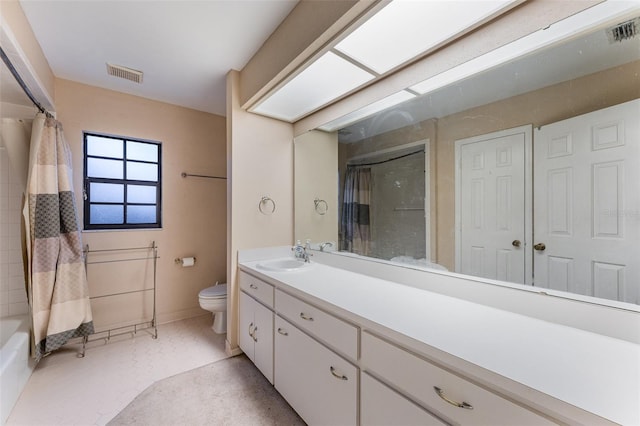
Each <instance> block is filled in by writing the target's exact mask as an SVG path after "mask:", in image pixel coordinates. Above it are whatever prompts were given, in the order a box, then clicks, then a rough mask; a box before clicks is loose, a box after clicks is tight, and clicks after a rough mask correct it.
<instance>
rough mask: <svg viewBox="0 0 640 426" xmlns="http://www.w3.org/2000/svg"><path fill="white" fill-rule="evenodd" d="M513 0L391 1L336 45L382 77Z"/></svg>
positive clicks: (500, 9) (479, 21)
mask: <svg viewBox="0 0 640 426" xmlns="http://www.w3.org/2000/svg"><path fill="white" fill-rule="evenodd" d="M513 3H516V2H514V1H513V0H501V1H500V0H494V1H485V0H475V1H473V0H466V1H462V0H449V1H446V0H439V1H438V0H421V1H416V0H395V1H393V2H391V3H389V4H388V5H387V6H385V7H384V8H383V9H382V10H380V11H379V12H378V13H376V14H375V15H373V16H372V17H371V18H370V19H369V20H367V21H366V22H365V23H363V24H362V25H361V26H360V27H359V28H358V29H356V30H355V31H354V32H353V33H351V34H350V35H349V36H347V37H346V38H345V39H344V40H342V41H341V42H340V43H338V44H337V45H336V47H335V48H336V49H337V50H339V51H340V52H342V53H344V54H345V55H347V56H349V57H351V58H353V59H355V60H356V61H358V62H360V63H361V64H363V65H364V66H366V67H368V68H369V69H371V70H373V71H375V72H377V73H379V74H384V73H385V72H387V71H389V70H391V69H393V68H395V67H397V66H398V65H401V64H403V63H405V62H407V61H409V60H411V59H413V58H415V57H416V56H418V55H420V54H422V53H424V52H426V51H428V50H430V49H432V48H434V47H436V46H437V45H439V44H441V43H442V42H445V41H448V40H451V39H452V38H453V37H454V36H459V35H461V34H462V33H463V32H464V31H465V30H467V29H469V28H471V27H473V26H474V25H476V24H478V23H482V22H483V21H485V20H486V19H487V18H491V17H493V16H497V15H498V14H500V13H502V12H504V11H505V10H506V9H507V8H508V6H510V5H512V4H513Z"/></svg>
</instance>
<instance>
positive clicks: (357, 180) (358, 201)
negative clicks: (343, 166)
mask: <svg viewBox="0 0 640 426" xmlns="http://www.w3.org/2000/svg"><path fill="white" fill-rule="evenodd" d="M370 199H371V169H370V168H368V167H367V168H360V167H347V172H346V174H345V179H344V193H343V202H342V214H341V215H340V250H345V251H349V252H352V253H357V254H361V255H364V256H367V255H369V249H370V247H369V246H370V243H371V236H370V233H369V232H370V230H369V221H370V219H369V204H370Z"/></svg>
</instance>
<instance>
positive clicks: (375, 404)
mask: <svg viewBox="0 0 640 426" xmlns="http://www.w3.org/2000/svg"><path fill="white" fill-rule="evenodd" d="M360 424H361V425H362V426H373V425H380V426H388V425H403V426H412V425H415V426H441V425H446V423H444V422H442V421H441V420H440V419H438V418H437V417H434V416H433V415H431V414H430V413H429V412H428V411H425V410H424V409H423V408H422V407H419V406H417V405H416V404H414V403H413V402H411V401H409V400H408V399H406V398H405V397H403V396H402V395H400V394H399V393H397V392H396V391H394V390H392V389H390V388H388V387H387V386H386V385H384V384H382V383H380V382H379V381H377V380H376V379H374V378H373V377H371V376H370V375H368V374H367V373H362V374H361V375H360Z"/></svg>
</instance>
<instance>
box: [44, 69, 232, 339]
mask: <svg viewBox="0 0 640 426" xmlns="http://www.w3.org/2000/svg"><path fill="white" fill-rule="evenodd" d="M56 94H57V96H56V106H57V108H56V110H57V113H58V119H59V120H60V121H61V122H62V124H63V126H64V133H65V137H66V140H67V142H68V143H69V145H70V146H71V150H72V153H73V168H74V171H75V175H74V187H75V190H76V200H77V203H78V206H79V208H80V212H79V213H80V218H81V220H82V202H83V201H82V191H81V188H82V175H83V172H82V170H83V137H82V136H83V133H82V132H83V131H92V132H98V133H107V134H112V135H119V136H129V137H132V138H140V139H148V140H154V141H160V142H162V186H163V187H162V222H163V224H162V225H163V226H162V229H161V230H147V231H144V230H142V231H90V232H83V240H84V243H85V244H89V246H90V249H92V250H101V249H115V248H124V247H144V246H148V245H149V244H150V243H151V242H152V241H154V240H155V241H156V243H157V245H158V246H159V255H160V258H159V259H158V264H157V310H158V320H159V322H165V321H171V320H175V319H180V318H185V317H189V316H193V315H197V314H205V313H206V311H204V310H202V309H200V307H199V305H198V292H199V291H200V290H201V289H203V288H205V287H208V286H211V285H213V284H214V283H215V282H216V281H220V282H224V281H225V279H226V263H227V262H226V257H227V253H226V228H225V226H226V187H225V181H223V180H213V179H202V178H182V177H181V176H180V173H181V172H188V173H196V174H204V175H216V176H226V150H225V119H224V117H220V116H216V115H213V114H208V113H204V112H199V111H195V110H191V109H187V108H182V107H178V106H174V105H169V104H166V103H161V102H156V101H151V100H148V99H143V98H139V97H136V96H131V95H126V94H122V93H118V92H113V91H109V90H104V89H100V88H96V87H92V86H86V85H82V84H79V83H74V82H71V81H67V80H60V79H58V80H56ZM140 255H143V256H144V252H131V253H129V252H125V253H122V256H123V257H120V253H118V256H117V258H118V259H122V258H132V257H140ZM111 256H112V257H111V258H115V256H116V255H111ZM184 256H196V257H197V262H196V265H195V266H194V267H191V268H182V267H180V266H177V265H176V264H175V263H174V259H175V258H179V257H180V258H181V257H184ZM111 258H110V257H109V256H107V255H99V254H95V255H90V258H89V261H90V262H91V261H102V260H109V259H111ZM152 274H153V268H152V263H151V262H150V261H134V262H114V263H108V264H96V265H89V266H88V275H89V287H90V292H91V294H92V295H94V296H95V295H99V294H109V293H112V292H114V291H126V290H134V289H139V288H141V285H147V286H150V285H151V283H152V277H153V275H152ZM147 294H150V293H147ZM140 296H141V295H140V294H135V295H132V296H128V297H122V296H119V297H116V298H104V299H95V300H94V301H92V306H93V308H94V317H95V318H94V319H95V323H96V327H97V328H98V329H103V328H105V327H112V326H115V325H119V324H121V323H122V322H127V321H130V320H136V319H138V317H139V316H140V313H141V312H143V308H144V309H146V311H144V312H145V313H146V314H149V313H150V307H149V305H148V303H147V305H145V304H144V302H143V300H142V298H141V297H140ZM149 301H150V299H149V298H147V302H149ZM145 306H146V307H145Z"/></svg>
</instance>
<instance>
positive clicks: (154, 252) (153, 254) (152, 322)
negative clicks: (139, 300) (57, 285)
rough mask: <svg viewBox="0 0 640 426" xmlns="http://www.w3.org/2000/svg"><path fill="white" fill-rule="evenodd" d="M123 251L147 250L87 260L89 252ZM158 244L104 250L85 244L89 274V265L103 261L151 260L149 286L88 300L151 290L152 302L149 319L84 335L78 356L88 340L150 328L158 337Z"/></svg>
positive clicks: (109, 337)
mask: <svg viewBox="0 0 640 426" xmlns="http://www.w3.org/2000/svg"><path fill="white" fill-rule="evenodd" d="M124 252H147V255H146V256H142V255H140V256H136V257H127V258H124V259H120V258H117V259H108V260H95V261H89V254H91V253H102V254H117V253H124ZM158 257H159V256H158V246H157V245H156V242H155V241H152V243H151V245H150V246H147V247H125V248H117V249H104V250H91V249H89V245H88V244H87V245H85V248H84V262H85V267H86V268H87V275H89V266H90V265H96V264H104V263H116V262H131V261H142V260H152V262H153V268H152V269H153V285H152V286H151V287H150V288H141V289H135V290H127V291H119V292H114V293H109V294H101V295H98V296H92V297H90V298H89V299H90V300H96V299H102V298H108V297H114V296H123V295H127V294H134V293H144V292H152V297H153V302H152V312H151V319H149V320H145V321H141V322H137V323H135V324H130V325H126V326H122V327H114V328H109V329H107V330H102V331H99V332H96V333H94V334H92V335H91V336H85V337H83V339H82V349H81V351H80V352H79V353H78V357H79V358H84V356H85V353H86V347H87V344H88V343H90V342H94V341H98V340H103V341H104V342H105V343H107V342H108V341H109V340H110V339H111V338H112V337H116V336H122V335H127V334H130V335H136V334H137V333H138V332H140V331H143V330H150V331H151V337H152V338H154V339H157V338H158V326H157V320H156V288H157V286H156V280H157V265H158Z"/></svg>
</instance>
